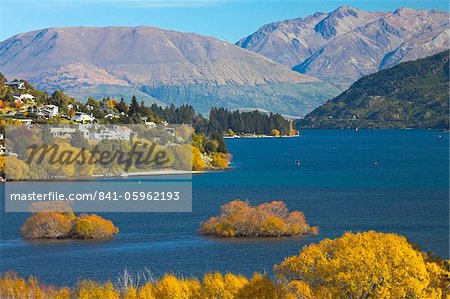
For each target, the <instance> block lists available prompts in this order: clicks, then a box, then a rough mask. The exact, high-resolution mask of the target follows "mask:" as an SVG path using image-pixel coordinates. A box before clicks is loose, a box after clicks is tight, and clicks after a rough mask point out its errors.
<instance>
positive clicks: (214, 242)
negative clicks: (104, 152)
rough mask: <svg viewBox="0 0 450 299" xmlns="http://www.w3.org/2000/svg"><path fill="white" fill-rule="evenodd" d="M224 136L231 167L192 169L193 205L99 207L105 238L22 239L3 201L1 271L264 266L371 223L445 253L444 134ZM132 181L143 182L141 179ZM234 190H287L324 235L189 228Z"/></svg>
mask: <svg viewBox="0 0 450 299" xmlns="http://www.w3.org/2000/svg"><path fill="white" fill-rule="evenodd" d="M227 145H228V148H229V150H230V152H231V153H232V154H233V156H234V159H233V169H232V170H229V171H223V172H213V173H206V174H200V175H194V178H193V212H192V213H104V214H101V215H102V216H104V217H105V218H108V219H111V220H112V221H113V222H114V223H115V224H116V225H117V226H118V227H119V229H120V234H119V235H118V236H117V237H116V238H114V239H112V240H107V241H70V240H69V241H50V242H27V241H24V240H23V239H22V238H21V237H20V234H19V228H20V226H21V225H22V224H23V222H24V221H25V219H26V218H27V217H28V214H26V213H4V212H3V211H4V208H2V213H1V214H0V217H1V227H0V228H1V229H0V231H1V243H0V257H1V263H0V271H1V272H4V271H6V270H14V271H16V272H17V273H19V274H20V275H22V276H28V275H35V276H36V277H38V278H39V280H41V281H43V282H46V283H52V284H57V285H74V284H75V283H76V281H77V280H78V279H80V278H91V279H96V280H100V281H106V280H108V279H111V280H113V281H115V279H116V277H117V276H118V275H119V274H120V273H121V272H123V270H124V269H125V268H127V269H128V270H132V271H142V270H144V269H145V268H147V269H148V270H150V271H151V272H152V273H154V274H155V275H156V276H160V275H162V274H163V273H167V272H171V273H175V274H178V275H182V276H188V277H190V276H202V275H203V274H204V273H205V272H208V271H220V272H228V271H231V272H234V273H240V274H244V275H247V276H250V275H252V274H253V273H254V272H256V271H257V272H266V273H268V274H269V275H272V266H273V265H274V264H277V263H280V262H281V261H282V260H283V258H284V257H287V256H289V255H293V254H297V253H298V252H299V250H301V248H302V247H303V246H304V245H306V244H309V243H311V242H318V241H320V240H321V239H324V238H335V237H338V236H340V235H342V234H343V233H344V232H346V231H353V232H357V231H367V230H376V231H381V232H395V233H399V234H401V235H404V236H406V237H408V238H409V240H410V241H411V242H413V243H416V244H418V245H419V246H420V247H421V248H422V249H423V250H425V251H432V252H433V253H435V254H437V255H439V256H442V257H446V258H448V256H449V252H448V250H449V248H448V244H449V226H448V224H449V214H448V211H449V147H448V146H449V134H448V133H443V132H438V131H418V130H386V131H384V130H377V131H369V130H359V131H319V130H317V131H314V130H310V131H303V132H302V135H301V137H298V138H266V139H228V140H227ZM295 160H300V166H296V165H295ZM127 180H131V179H127ZM132 180H141V181H142V183H143V184H145V180H146V178H133V179H132ZM232 199H243V200H248V201H249V202H250V203H251V204H257V203H261V202H265V201H271V200H283V201H285V202H286V204H287V205H288V207H289V209H290V210H300V211H303V212H304V213H305V215H306V218H307V221H308V223H309V224H311V225H317V226H319V227H320V233H319V235H318V236H317V237H304V238H286V239H277V240H257V239H253V240H223V239H222V240H219V239H214V238H204V237H202V236H199V235H197V233H196V231H197V229H198V227H199V224H200V222H202V221H204V220H206V219H208V218H209V217H211V216H213V215H216V214H218V213H219V207H220V206H221V205H222V204H224V203H226V202H228V201H230V200H232ZM2 203H4V195H3V196H2Z"/></svg>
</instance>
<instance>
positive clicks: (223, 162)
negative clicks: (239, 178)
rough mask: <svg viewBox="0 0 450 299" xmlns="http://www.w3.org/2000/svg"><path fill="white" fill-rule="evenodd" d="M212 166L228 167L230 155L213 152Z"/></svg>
mask: <svg viewBox="0 0 450 299" xmlns="http://www.w3.org/2000/svg"><path fill="white" fill-rule="evenodd" d="M211 163H212V166H214V167H217V168H220V169H224V168H227V167H228V164H229V161H228V156H227V155H226V154H224V153H212V154H211Z"/></svg>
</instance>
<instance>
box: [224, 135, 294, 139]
mask: <svg viewBox="0 0 450 299" xmlns="http://www.w3.org/2000/svg"><path fill="white" fill-rule="evenodd" d="M294 137H300V135H291V136H287V135H286V136H271V135H234V136H223V139H250V138H294Z"/></svg>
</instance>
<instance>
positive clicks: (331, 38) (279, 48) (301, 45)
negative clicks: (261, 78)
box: [237, 6, 450, 88]
mask: <svg viewBox="0 0 450 299" xmlns="http://www.w3.org/2000/svg"><path fill="white" fill-rule="evenodd" d="M449 21H450V18H449V14H448V13H447V12H442V11H437V10H413V9H408V8H400V9H397V10H396V11H394V12H367V11H363V10H360V9H357V8H353V7H348V6H342V7H339V8H338V9H336V10H335V11H333V12H331V13H315V14H313V15H311V16H308V17H305V18H298V19H292V20H286V21H282V22H276V23H271V24H267V25H265V26H263V27H261V28H260V29H259V30H258V31H257V32H255V33H253V34H252V35H250V36H248V37H245V38H243V39H241V40H240V41H239V42H237V45H239V46H241V47H243V48H246V49H249V50H252V51H254V52H257V53H259V54H262V55H265V56H266V57H269V58H271V59H273V60H274V61H277V62H279V63H281V64H284V65H285V66H288V67H290V68H293V69H294V70H296V71H298V72H300V73H306V74H309V75H312V76H316V77H318V78H321V79H323V80H326V81H329V82H332V83H334V84H336V85H337V86H340V87H343V88H346V87H348V86H350V84H351V83H353V82H354V81H356V80H357V79H359V78H361V77H362V76H364V75H368V74H371V73H374V72H376V71H379V70H382V69H385V68H389V67H391V66H394V65H396V64H398V63H401V62H405V61H410V60H415V59H419V58H424V57H427V56H430V55H433V54H436V53H439V52H441V51H444V50H446V49H448V48H449V40H448V35H449V33H450V30H449Z"/></svg>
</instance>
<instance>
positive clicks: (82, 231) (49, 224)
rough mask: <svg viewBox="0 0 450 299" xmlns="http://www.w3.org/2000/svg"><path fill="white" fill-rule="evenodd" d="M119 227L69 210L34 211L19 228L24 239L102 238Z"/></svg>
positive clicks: (96, 216)
mask: <svg viewBox="0 0 450 299" xmlns="http://www.w3.org/2000/svg"><path fill="white" fill-rule="evenodd" d="M118 232H119V229H118V228H117V227H116V226H115V225H114V224H113V223H112V222H111V221H110V220H107V219H104V218H102V217H100V216H98V215H95V214H85V213H83V214H80V215H78V216H75V214H74V213H73V212H72V210H70V211H65V212H55V211H40V212H34V213H33V215H32V216H31V217H30V218H28V219H27V220H26V221H25V223H24V224H23V226H22V227H21V228H20V233H21V234H22V236H23V237H24V238H26V239H104V238H108V237H112V236H114V235H116V234H117V233H118Z"/></svg>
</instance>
